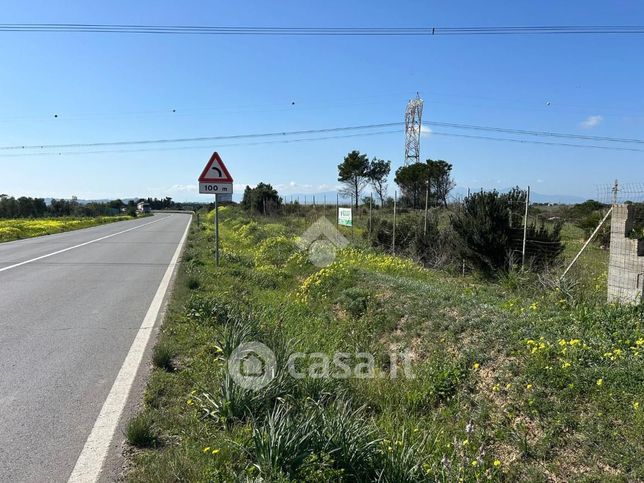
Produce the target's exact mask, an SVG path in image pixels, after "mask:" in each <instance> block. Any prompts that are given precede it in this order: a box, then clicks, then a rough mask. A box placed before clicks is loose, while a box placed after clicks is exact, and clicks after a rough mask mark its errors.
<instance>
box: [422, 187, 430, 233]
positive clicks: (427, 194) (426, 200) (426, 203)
mask: <svg viewBox="0 0 644 483" xmlns="http://www.w3.org/2000/svg"><path fill="white" fill-rule="evenodd" d="M428 207H429V176H428V177H427V184H426V186H425V226H424V227H423V236H427V208H428Z"/></svg>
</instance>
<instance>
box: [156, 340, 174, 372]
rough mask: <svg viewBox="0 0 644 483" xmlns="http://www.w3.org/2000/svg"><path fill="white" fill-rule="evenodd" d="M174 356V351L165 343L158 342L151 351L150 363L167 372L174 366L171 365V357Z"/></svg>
mask: <svg viewBox="0 0 644 483" xmlns="http://www.w3.org/2000/svg"><path fill="white" fill-rule="evenodd" d="M173 357H174V352H173V351H172V349H170V347H168V346H167V345H165V344H159V345H157V346H156V347H155V348H154V351H153V352H152V364H154V366H155V367H158V368H159V369H163V370H165V371H168V372H172V371H174V366H173V365H172V358H173Z"/></svg>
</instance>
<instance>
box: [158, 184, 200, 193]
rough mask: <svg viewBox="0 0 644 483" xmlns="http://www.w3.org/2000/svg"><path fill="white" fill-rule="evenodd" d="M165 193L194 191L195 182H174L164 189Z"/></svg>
mask: <svg viewBox="0 0 644 483" xmlns="http://www.w3.org/2000/svg"><path fill="white" fill-rule="evenodd" d="M165 192H166V193H196V192H197V185H196V184H174V185H172V186H170V187H169V188H167V189H166V190H165Z"/></svg>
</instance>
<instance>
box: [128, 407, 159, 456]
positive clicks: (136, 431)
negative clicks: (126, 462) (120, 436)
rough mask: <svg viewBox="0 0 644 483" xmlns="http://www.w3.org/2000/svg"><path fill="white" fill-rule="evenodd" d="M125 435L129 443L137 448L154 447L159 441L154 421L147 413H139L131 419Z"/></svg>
mask: <svg viewBox="0 0 644 483" xmlns="http://www.w3.org/2000/svg"><path fill="white" fill-rule="evenodd" d="M125 437H126V438H127V441H128V443H130V444H131V445H132V446H136V447H137V448H154V447H156V446H157V445H158V442H159V441H158V438H157V435H156V433H155V431H154V422H153V421H152V418H151V417H150V415H149V414H147V413H141V414H138V415H136V416H135V417H134V418H132V419H131V420H130V422H129V423H128V425H127V428H126V430H125Z"/></svg>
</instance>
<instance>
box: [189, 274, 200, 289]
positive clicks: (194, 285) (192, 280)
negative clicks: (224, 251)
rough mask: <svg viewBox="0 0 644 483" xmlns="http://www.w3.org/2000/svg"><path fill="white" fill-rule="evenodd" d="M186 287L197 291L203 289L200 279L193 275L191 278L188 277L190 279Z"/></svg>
mask: <svg viewBox="0 0 644 483" xmlns="http://www.w3.org/2000/svg"><path fill="white" fill-rule="evenodd" d="M186 286H187V287H188V288H189V289H190V290H197V289H198V288H199V287H201V282H200V281H199V279H198V278H197V277H196V276H194V275H191V276H190V277H188V279H187V280H186Z"/></svg>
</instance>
